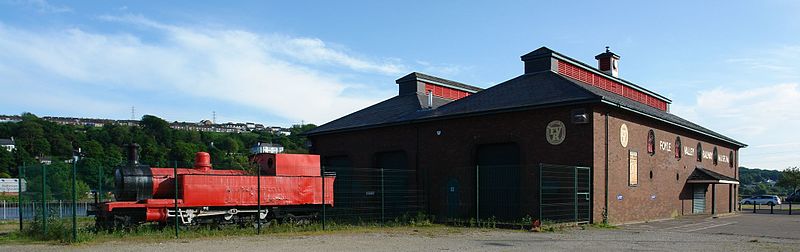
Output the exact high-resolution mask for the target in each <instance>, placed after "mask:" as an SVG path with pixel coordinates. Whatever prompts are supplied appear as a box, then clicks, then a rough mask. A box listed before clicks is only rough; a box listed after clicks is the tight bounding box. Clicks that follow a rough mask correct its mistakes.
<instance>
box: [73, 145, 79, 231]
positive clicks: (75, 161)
mask: <svg viewBox="0 0 800 252" xmlns="http://www.w3.org/2000/svg"><path fill="white" fill-rule="evenodd" d="M80 158H81V148H78V150H77V151H76V152H75V158H74V159H72V241H73V242H77V241H78V208H77V206H78V202H77V201H78V191H77V189H76V187H77V177H78V173H77V170H78V159H80Z"/></svg>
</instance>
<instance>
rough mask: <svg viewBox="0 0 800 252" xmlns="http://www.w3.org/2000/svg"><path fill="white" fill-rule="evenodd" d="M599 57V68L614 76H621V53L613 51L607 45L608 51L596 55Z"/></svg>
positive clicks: (596, 57)
mask: <svg viewBox="0 0 800 252" xmlns="http://www.w3.org/2000/svg"><path fill="white" fill-rule="evenodd" d="M594 58H595V59H597V69H600V71H603V72H604V73H607V74H610V75H611V76H614V77H619V55H617V54H615V53H613V52H611V50H609V49H608V46H606V52H604V53H601V54H598V55H597V56H594Z"/></svg>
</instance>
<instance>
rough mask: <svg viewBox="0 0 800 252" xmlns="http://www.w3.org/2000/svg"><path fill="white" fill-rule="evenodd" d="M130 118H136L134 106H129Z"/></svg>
mask: <svg viewBox="0 0 800 252" xmlns="http://www.w3.org/2000/svg"><path fill="white" fill-rule="evenodd" d="M131 120H136V107H135V106H131Z"/></svg>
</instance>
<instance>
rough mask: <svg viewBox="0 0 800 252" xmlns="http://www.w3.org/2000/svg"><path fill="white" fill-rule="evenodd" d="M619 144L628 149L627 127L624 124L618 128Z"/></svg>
mask: <svg viewBox="0 0 800 252" xmlns="http://www.w3.org/2000/svg"><path fill="white" fill-rule="evenodd" d="M619 143H620V144H622V147H628V125H625V124H624V123H623V124H622V126H620V127H619Z"/></svg>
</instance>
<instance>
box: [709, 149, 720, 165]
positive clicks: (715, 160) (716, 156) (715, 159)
mask: <svg viewBox="0 0 800 252" xmlns="http://www.w3.org/2000/svg"><path fill="white" fill-rule="evenodd" d="M711 155H713V156H711V162H712V163H714V165H717V163H718V162H719V152H717V147H716V146H714V151H713V153H712V154H711Z"/></svg>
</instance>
